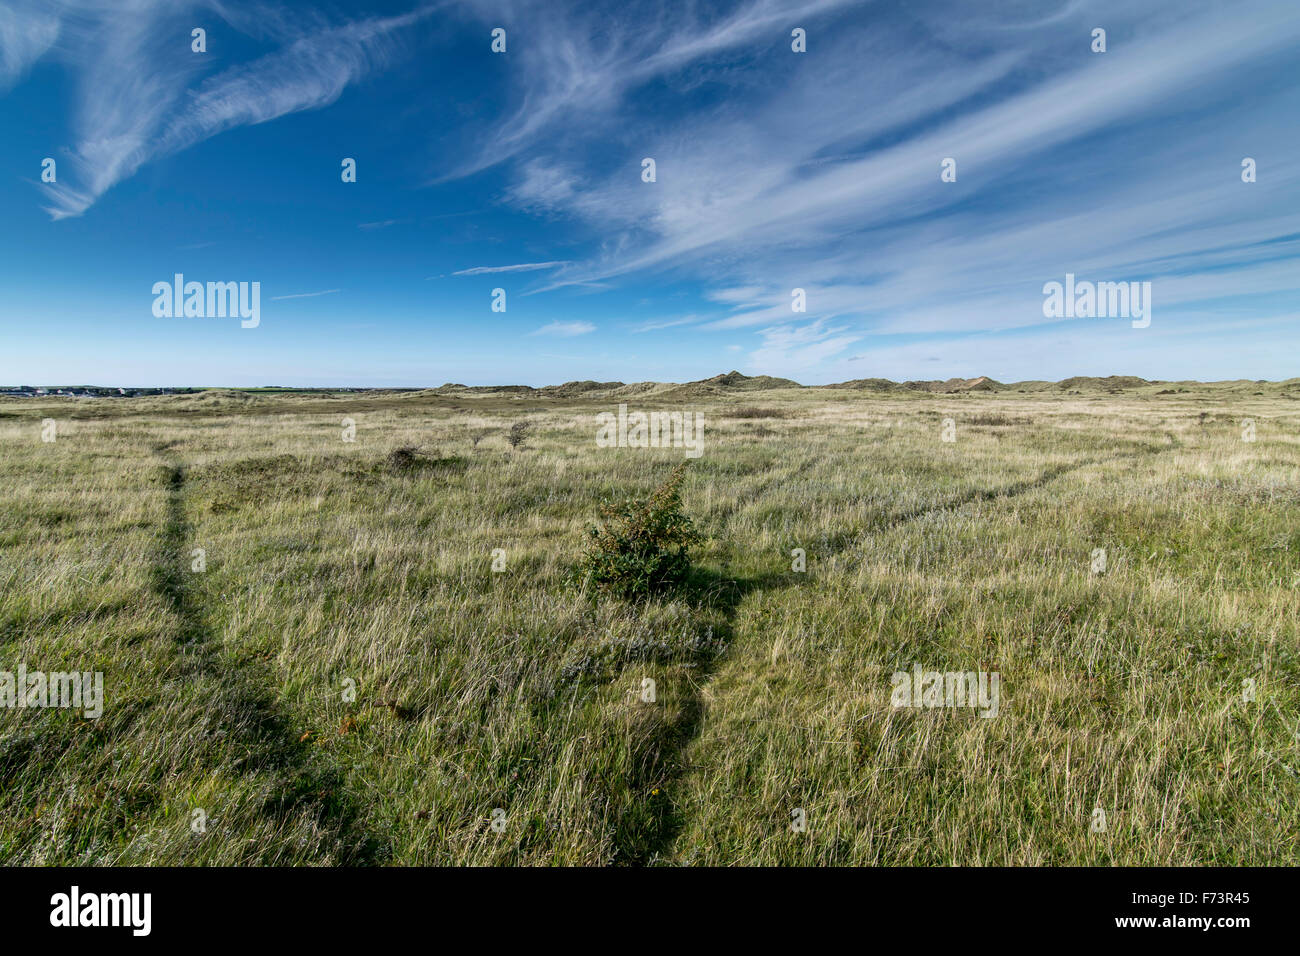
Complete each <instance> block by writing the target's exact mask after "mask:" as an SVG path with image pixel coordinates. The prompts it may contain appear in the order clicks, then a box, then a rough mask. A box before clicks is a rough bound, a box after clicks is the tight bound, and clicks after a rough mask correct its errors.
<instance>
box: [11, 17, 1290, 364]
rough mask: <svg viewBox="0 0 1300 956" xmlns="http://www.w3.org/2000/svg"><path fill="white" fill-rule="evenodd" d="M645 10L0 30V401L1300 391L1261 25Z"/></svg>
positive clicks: (1275, 42)
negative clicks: (951, 389)
mask: <svg viewBox="0 0 1300 956" xmlns="http://www.w3.org/2000/svg"><path fill="white" fill-rule="evenodd" d="M671 6H672V7H673V8H672V9H669V5H664V4H661V3H636V2H631V3H629V2H627V0H618V2H608V3H605V2H600V0H585V2H578V3H573V4H565V3H562V2H559V0H546V2H537V3H526V2H479V0H475V2H454V3H453V2H447V3H435V4H431V5H413V4H409V3H408V4H399V3H375V4H353V3H349V4H339V5H335V6H325V5H300V4H296V3H295V4H276V3H235V2H229V3H227V2H224V0H206V2H200V3H185V2H175V0H167V2H152V3H150V2H140V0H135V2H132V0H115V2H111V3H110V2H91V0H73V2H60V0H38V2H29V0H5V2H4V4H3V5H0V130H3V132H4V135H3V137H2V138H0V157H2V158H3V172H4V175H3V176H0V221H2V222H3V229H0V291H2V293H3V294H2V295H0V383H3V384H80V383H89V384H106V385H233V386H239V385H266V384H281V385H374V386H384V385H403V386H429V385H439V384H442V383H443V382H449V381H452V382H462V383H465V384H492V383H524V384H533V385H542V384H553V383H558V382H562V381H566V380H569V379H578V378H584V379H585V378H592V379H598V380H610V379H619V380H623V381H640V380H645V379H657V380H672V381H686V380H689V379H695V378H701V377H705V376H708V375H713V374H716V373H717V372H719V371H726V370H729V369H732V368H736V369H739V370H741V371H743V372H746V373H748V374H772V375H785V376H789V377H792V378H795V379H797V380H799V381H801V382H804V383H807V384H819V383H826V382H834V381H842V380H846V379H853V378H869V377H884V378H892V379H896V380H904V379H913V378H948V377H951V376H963V377H968V376H974V375H990V376H993V377H994V378H997V379H1001V380H1004V381H1005V380H1018V379H1029V378H1041V379H1060V378H1064V377H1067V376H1070V375H1076V374H1085V375H1108V374H1135V375H1143V376H1145V377H1149V378H1163V379H1184V378H1198V379H1225V378H1251V379H1256V378H1269V379H1280V378H1290V377H1293V376H1296V375H1300V362H1298V361H1297V358H1298V357H1300V263H1298V262H1297V257H1298V256H1300V124H1297V117H1298V116H1300V69H1298V68H1297V65H1298V64H1300V9H1298V8H1297V7H1296V4H1295V0H1281V2H1242V3H1232V4H1221V3H1203V2H1198V0H1178V2H1169V3H1164V2H1159V0H1152V2H1143V3H1141V4H1134V3H1132V2H1131V0H1126V2H1091V3H1089V2H1066V0H1061V2H1050V0H1038V2H1032V3H1029V2H999V3H998V4H972V3H970V2H968V0H959V2H938V3H930V2H914V3H906V4H904V3H886V2H878V3H845V2H835V0H812V2H805V3H799V2H793V0H791V2H785V3H776V2H764V0H754V2H740V3H727V4H686V5H680V6H679V5H671ZM992 8H996V12H994V10H993V9H992ZM195 27H201V28H203V29H204V30H206V45H207V51H206V52H205V53H195V52H193V51H192V49H191V42H192V41H191V30H192V29H194V28H195ZM497 27H501V28H504V29H505V30H506V52H505V53H500V54H498V53H493V52H492V50H491V42H492V41H491V31H492V30H493V29H494V28H497ZM1099 27H1100V28H1103V29H1105V31H1106V52H1104V53H1095V52H1093V50H1092V46H1093V39H1092V31H1093V30H1094V29H1095V28H1099ZM795 28H801V29H803V30H805V31H806V36H807V40H806V43H807V52H805V53H796V52H794V51H793V50H792V49H791V43H792V40H791V31H792V30H794V29H795ZM46 157H49V158H52V159H54V160H55V162H56V164H57V165H56V174H57V180H56V182H54V183H47V182H43V181H42V178H41V170H42V160H43V159H45V158H46ZM345 157H352V158H355V160H356V162H357V181H356V182H355V183H344V182H342V180H341V176H340V172H341V162H342V160H343V159H344V158H345ZM645 157H652V158H654V160H655V163H656V181H655V182H653V183H647V182H644V181H643V180H642V159H643V158H645ZM949 157H951V158H953V159H955V160H956V164H957V166H956V168H957V178H956V181H955V182H942V181H941V179H940V168H941V162H942V161H943V160H944V159H945V158H949ZM1246 157H1250V158H1252V159H1254V160H1255V162H1256V169H1257V172H1256V176H1257V179H1256V181H1255V182H1253V183H1245V182H1243V181H1242V168H1241V164H1242V160H1243V159H1244V158H1246ZM178 272H179V273H183V274H184V275H185V277H186V279H187V280H197V281H201V282H207V281H222V282H225V281H250V282H251V281H257V282H260V283H261V314H260V319H261V321H260V325H259V326H258V327H257V328H255V329H244V328H241V327H240V323H239V321H238V320H237V319H236V320H232V319H228V318H196V317H190V318H159V317H155V315H154V314H153V311H152V305H153V295H152V293H151V289H152V286H153V284H154V283H155V282H159V281H171V278H172V276H173V275H174V274H175V273H178ZM1066 273H1074V274H1075V275H1076V276H1078V277H1079V279H1081V280H1082V279H1086V280H1091V281H1110V282H1136V281H1149V282H1151V283H1152V286H1151V288H1152V309H1151V318H1152V321H1151V324H1150V326H1149V327H1147V328H1142V329H1135V328H1133V327H1132V326H1131V323H1130V322H1129V321H1128V320H1127V319H1125V318H1074V319H1051V318H1045V317H1044V315H1043V308H1042V307H1043V301H1044V296H1043V285H1044V284H1045V283H1048V282H1052V281H1062V280H1063V279H1064V276H1065V274H1066ZM494 288H503V289H505V290H506V306H507V307H506V311H505V312H504V313H501V312H493V311H492V309H491V303H492V290H493V289H494ZM794 288H802V289H804V290H806V296H807V311H806V312H802V313H796V312H793V311H792V309H791V290H792V289H794Z"/></svg>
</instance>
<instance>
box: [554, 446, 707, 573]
mask: <svg viewBox="0 0 1300 956" xmlns="http://www.w3.org/2000/svg"><path fill="white" fill-rule="evenodd" d="M685 476H686V462H682V463H681V464H680V465H678V466H677V467H676V468H675V469H674V470H673V473H672V474H671V475H669V476H668V480H667V481H665V482H664V483H663V484H662V485H660V486H659V487H658V488H657V489H655V492H654V494H652V495H651V496H650V497H649V498H648V499H647V500H646V501H645V502H641V503H638V502H636V501H632V500H628V501H625V502H624V503H622V504H614V503H611V502H605V503H604V504H603V505H602V506H601V509H600V513H601V517H602V518H603V522H602V527H599V528H595V527H593V528H588V529H587V534H588V535H589V536H590V538H591V542H590V547H589V548H588V549H587V551H586V553H585V554H584V555H583V556H582V561H581V563H580V564H579V565H578V568H577V575H576V577H577V579H578V580H579V581H585V582H588V583H590V584H593V585H595V586H596V587H599V588H603V589H606V590H610V591H616V592H619V593H621V594H623V595H624V596H625V597H637V596H641V595H646V594H649V593H651V592H652V591H657V590H661V589H663V588H665V587H668V586H670V585H673V584H676V583H678V582H680V581H681V580H682V579H683V578H685V577H686V575H687V573H688V572H689V571H690V568H691V561H690V555H689V553H688V549H689V548H690V546H691V545H694V544H698V543H700V542H701V541H702V540H703V539H702V538H701V536H700V534H699V532H697V531H696V530H695V527H694V525H693V524H692V522H691V519H690V518H689V517H687V516H686V515H684V514H682V511H681V504H682V499H681V483H682V479H683V478H684V477H685Z"/></svg>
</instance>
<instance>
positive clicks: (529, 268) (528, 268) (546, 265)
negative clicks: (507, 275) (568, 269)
mask: <svg viewBox="0 0 1300 956" xmlns="http://www.w3.org/2000/svg"><path fill="white" fill-rule="evenodd" d="M565 265H568V263H567V262H563V261H560V262H521V263H519V264H518V265H513V266H474V267H473V268H472V269H461V270H460V271H459V272H453V273H452V275H454V276H482V275H489V274H491V273H494V272H536V271H537V270H539V269H557V268H559V267H560V266H565Z"/></svg>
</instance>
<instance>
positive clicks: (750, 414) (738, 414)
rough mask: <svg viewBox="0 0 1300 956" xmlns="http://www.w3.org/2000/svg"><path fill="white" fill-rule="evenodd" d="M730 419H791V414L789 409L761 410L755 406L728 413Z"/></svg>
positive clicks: (739, 408) (745, 406)
mask: <svg viewBox="0 0 1300 956" xmlns="http://www.w3.org/2000/svg"><path fill="white" fill-rule="evenodd" d="M727 414H728V417H730V418H790V417H791V414H790V411H789V410H788V409H784V408H759V407H757V406H754V405H744V406H737V407H736V408H733V409H731V410H730V411H729V412H728V413H727Z"/></svg>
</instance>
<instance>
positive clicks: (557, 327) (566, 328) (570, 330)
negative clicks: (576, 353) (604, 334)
mask: <svg viewBox="0 0 1300 956" xmlns="http://www.w3.org/2000/svg"><path fill="white" fill-rule="evenodd" d="M595 331H596V327H595V326H594V325H592V324H591V323H590V322H549V323H547V324H546V325H543V326H542V327H541V328H539V329H534V330H533V331H532V332H529V333H528V334H529V335H553V336H557V337H559V338H573V337H575V336H578V335H587V334H588V333H591V332H595Z"/></svg>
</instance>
